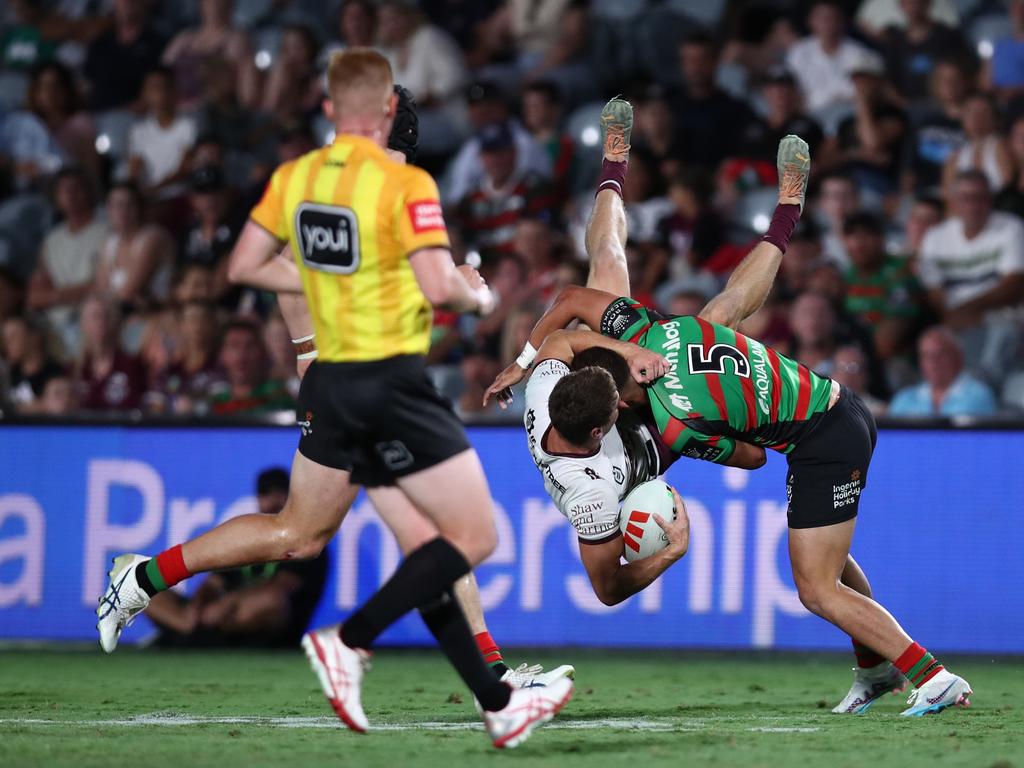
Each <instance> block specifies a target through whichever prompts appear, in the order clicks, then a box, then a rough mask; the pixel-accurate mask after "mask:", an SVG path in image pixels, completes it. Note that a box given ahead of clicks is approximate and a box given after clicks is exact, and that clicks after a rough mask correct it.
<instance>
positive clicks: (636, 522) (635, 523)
mask: <svg viewBox="0 0 1024 768" xmlns="http://www.w3.org/2000/svg"><path fill="white" fill-rule="evenodd" d="M654 515H658V516H659V517H661V519H662V520H666V521H669V520H675V519H676V505H675V500H674V499H673V498H672V491H671V490H670V489H669V487H668V485H667V484H666V483H664V482H662V481H661V480H648V481H647V482H646V483H641V484H640V485H638V486H637V487H636V488H634V489H633V490H632V491H630V492H629V495H628V496H626V498H625V499H624V500H623V502H622V511H621V512H620V513H619V530H620V531H622V554H623V556H624V557H625V558H626V560H627V561H629V562H633V561H634V560H641V559H643V558H645V557H650V556H651V555H653V554H655V553H656V552H660V551H661V550H662V549H664V548H665V547H667V546H668V536H667V535H666V534H665V532H664V531H663V530H661V526H659V525H658V524H657V523H656V522H655V521H654Z"/></svg>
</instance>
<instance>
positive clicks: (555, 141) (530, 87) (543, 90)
mask: <svg viewBox="0 0 1024 768" xmlns="http://www.w3.org/2000/svg"><path fill="white" fill-rule="evenodd" d="M522 115H523V125H524V126H525V128H526V130H528V131H529V132H530V135H532V136H533V140H534V141H535V142H536V143H537V144H538V145H539V146H540V147H542V148H543V149H544V151H545V152H546V153H547V155H548V158H549V159H550V161H551V181H552V183H553V184H554V185H555V188H556V189H557V190H558V191H559V193H560V194H562V195H565V194H566V193H567V192H568V190H569V182H570V180H571V179H570V177H571V174H572V173H573V171H574V170H575V168H574V165H575V163H574V160H575V151H576V149H575V146H574V145H573V140H572V137H571V136H569V135H568V134H567V133H565V132H564V131H562V128H561V118H562V99H561V94H560V92H559V90H558V86H557V85H555V84H554V83H553V82H551V81H550V80H536V81H534V82H531V83H528V84H527V85H526V86H525V87H524V88H523V95H522Z"/></svg>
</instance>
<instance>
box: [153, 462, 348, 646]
mask: <svg viewBox="0 0 1024 768" xmlns="http://www.w3.org/2000/svg"><path fill="white" fill-rule="evenodd" d="M287 498H288V473H287V471H285V470H284V469H281V468H277V467H274V468H271V469H266V470H263V471H262V472H260V474H259V476H258V477H257V478H256V509H257V511H258V512H260V513H261V514H264V515H276V514H279V513H280V512H281V510H282V509H283V508H284V503H285V500H286V499H287ZM329 566H330V561H329V556H328V554H327V551H326V550H324V551H323V552H321V553H320V555H318V556H317V557H316V558H315V559H313V560H289V561H285V562H280V563H266V564H264V565H254V566H246V567H245V568H238V569H236V570H232V571H222V572H220V573H212V574H210V575H209V576H207V577H206V580H205V581H203V583H202V584H200V585H199V588H198V589H197V590H196V591H195V593H194V594H193V595H192V596H191V597H183V596H181V595H179V594H177V593H176V592H174V591H171V590H168V591H166V592H161V593H160V594H158V595H156V596H155V597H154V598H153V599H152V600H150V602H149V606H148V607H147V608H146V617H147V618H148V619H149V620H150V621H152V622H153V623H154V624H156V625H157V627H159V629H160V635H159V636H158V637H157V640H156V644H157V645H158V646H163V647H176V648H181V647H193V648H196V647H203V648H209V647H224V646H228V647H238V646H247V647H262V648H267V647H270V648H294V647H295V646H297V645H298V643H299V639H300V638H301V637H302V633H303V632H305V631H306V627H307V625H308V624H309V620H310V618H311V617H312V615H313V611H315V610H316V606H317V603H319V602H320V596H321V595H322V594H323V591H324V586H325V585H326V583H327V572H328V569H329Z"/></svg>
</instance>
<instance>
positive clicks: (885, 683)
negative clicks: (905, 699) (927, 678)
mask: <svg viewBox="0 0 1024 768" xmlns="http://www.w3.org/2000/svg"><path fill="white" fill-rule="evenodd" d="M906 687H907V678H905V677H904V676H903V674H902V673H901V672H900V671H899V670H898V669H896V667H894V666H893V664H892V662H890V661H883V662H882V663H881V664H877V665H875V666H873V667H855V668H854V670H853V685H852V686H850V692H849V693H848V694H846V698H845V699H843V700H842V701H841V702H839V704H837V705H836V706H835V707H833V709H832V712H833V713H835V714H837V715H859V714H861V713H862V712H867V711H868V707H870V706H871V705H872V704H874V703H875V702H876V701H878V699H880V698H882V697H883V696H885V694H887V693H899V692H901V691H903V690H904V689H905V688H906Z"/></svg>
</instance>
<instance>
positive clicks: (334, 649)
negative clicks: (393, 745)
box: [302, 624, 370, 733]
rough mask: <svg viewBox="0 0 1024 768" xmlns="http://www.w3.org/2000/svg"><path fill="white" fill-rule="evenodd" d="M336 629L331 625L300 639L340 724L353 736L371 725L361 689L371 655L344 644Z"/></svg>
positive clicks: (336, 627)
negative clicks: (350, 731) (350, 730)
mask: <svg viewBox="0 0 1024 768" xmlns="http://www.w3.org/2000/svg"><path fill="white" fill-rule="evenodd" d="M339 629H340V625H338V624H334V625H332V626H330V627H324V628H323V629H318V630H315V631H313V632H307V633H306V634H304V635H303V636H302V650H303V651H305V653H306V658H307V659H309V665H310V666H311V667H312V668H313V672H314V673H316V678H317V680H319V681H320V687H321V688H323V691H324V696H326V697H327V701H328V702H330V705H331V708H332V709H333V710H334V712H335V714H336V715H337V716H338V718H339V719H340V720H341V722H343V723H344V724H345V725H347V726H348V727H349V728H351V729H352V730H353V731H355V732H356V733H366V731H367V729H369V727H370V723H369V722H368V721H367V719H366V714H365V713H364V712H363V702H362V686H363V674H364V673H365V672H366V670H367V669H369V667H370V654H369V652H367V651H363V650H360V649H358V648H349V647H348V646H347V645H345V643H343V642H342V641H341V635H340V634H339V632H338V630H339Z"/></svg>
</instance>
